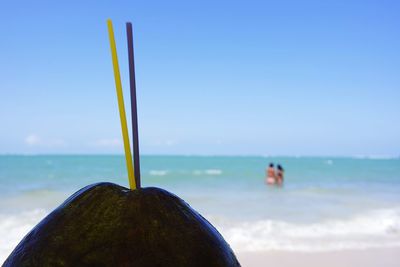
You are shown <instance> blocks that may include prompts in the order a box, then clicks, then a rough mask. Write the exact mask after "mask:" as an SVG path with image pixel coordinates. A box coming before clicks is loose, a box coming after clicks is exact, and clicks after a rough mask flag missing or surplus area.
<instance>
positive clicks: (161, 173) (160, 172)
mask: <svg viewBox="0 0 400 267" xmlns="http://www.w3.org/2000/svg"><path fill="white" fill-rule="evenodd" d="M149 173H150V175H153V176H165V175H167V173H168V171H167V170H150V172H149Z"/></svg>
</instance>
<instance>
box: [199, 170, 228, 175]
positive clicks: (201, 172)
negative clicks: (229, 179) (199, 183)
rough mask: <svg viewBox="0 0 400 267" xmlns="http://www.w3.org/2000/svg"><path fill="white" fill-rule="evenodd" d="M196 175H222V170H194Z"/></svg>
mask: <svg viewBox="0 0 400 267" xmlns="http://www.w3.org/2000/svg"><path fill="white" fill-rule="evenodd" d="M193 174H194V175H221V174H222V170H220V169H207V170H194V171H193Z"/></svg>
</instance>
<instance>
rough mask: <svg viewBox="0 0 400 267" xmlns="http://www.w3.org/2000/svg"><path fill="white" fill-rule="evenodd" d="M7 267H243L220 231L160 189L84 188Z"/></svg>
mask: <svg viewBox="0 0 400 267" xmlns="http://www.w3.org/2000/svg"><path fill="white" fill-rule="evenodd" d="M3 266H7V267H8V266H18V267H19V266H40V267H45V266H202V267H207V266H240V264H239V262H238V261H237V259H236V257H235V255H234V253H233V251H232V250H231V248H230V247H229V245H228V244H227V243H226V241H225V240H224V239H223V237H222V236H221V235H220V233H218V231H217V230H216V229H215V228H214V227H213V226H212V225H211V224H210V223H209V222H208V221H207V220H206V219H204V218H203V217H202V216H201V215H200V214H199V213H197V212H196V211H195V210H193V209H192V208H191V207H190V206H189V205H188V204H187V203H186V202H185V201H183V200H182V199H180V198H179V197H177V196H175V195H173V194H171V193H169V192H168V191H165V190H163V189H160V188H154V187H149V188H141V189H137V190H133V191H131V190H129V189H127V188H125V187H122V186H119V185H116V184H112V183H98V184H93V185H89V186H87V187H84V188H82V189H81V190H79V191H78V192H76V193H75V194H73V195H72V196H71V197H69V198H68V199H67V200H66V201H65V202H64V203H63V204H62V205H61V206H59V207H58V208H57V209H55V210H54V211H53V212H51V213H50V214H49V215H48V216H47V217H45V218H44V219H43V220H42V221H41V222H40V223H39V224H38V225H36V226H35V227H34V228H33V229H32V230H31V232H29V233H28V235H26V236H25V237H24V239H22V241H21V242H20V243H19V244H18V246H17V247H16V248H15V249H14V251H13V252H12V253H11V254H10V256H9V257H8V258H7V260H6V261H5V262H4V264H3Z"/></svg>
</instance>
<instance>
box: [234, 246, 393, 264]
mask: <svg viewBox="0 0 400 267" xmlns="http://www.w3.org/2000/svg"><path fill="white" fill-rule="evenodd" d="M237 257H238V259H239V262H240V263H241V264H242V266H244V267H268V266H275V267H280V266H282V267H292V266H293V267H294V266H296V267H317V266H318V267H319V266H323V267H359V266H360V267H361V266H362V267H398V266H400V248H379V249H365V250H344V251H335V252H313V253H306V252H287V251H273V252H243V253H237Z"/></svg>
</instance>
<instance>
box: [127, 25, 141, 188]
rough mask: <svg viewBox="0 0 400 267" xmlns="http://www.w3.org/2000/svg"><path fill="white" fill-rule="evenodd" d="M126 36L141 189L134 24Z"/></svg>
mask: <svg viewBox="0 0 400 267" xmlns="http://www.w3.org/2000/svg"><path fill="white" fill-rule="evenodd" d="M126 34H127V37H128V58H129V80H130V87H131V112H132V135H133V139H132V140H133V166H134V172H135V181H136V187H137V188H140V162H139V131H138V119H137V102H136V78H135V58H134V53H133V34H132V23H130V22H127V23H126Z"/></svg>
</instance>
